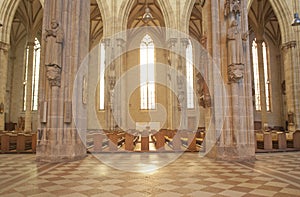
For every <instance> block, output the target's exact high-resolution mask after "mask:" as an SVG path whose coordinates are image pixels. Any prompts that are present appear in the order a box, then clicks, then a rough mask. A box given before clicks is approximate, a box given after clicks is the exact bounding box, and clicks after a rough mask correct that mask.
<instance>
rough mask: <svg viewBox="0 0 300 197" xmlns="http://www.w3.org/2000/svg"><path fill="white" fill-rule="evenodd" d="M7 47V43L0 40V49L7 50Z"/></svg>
mask: <svg viewBox="0 0 300 197" xmlns="http://www.w3.org/2000/svg"><path fill="white" fill-rule="evenodd" d="M8 49H9V44H7V43H5V42H1V41H0V50H2V51H4V52H8Z"/></svg>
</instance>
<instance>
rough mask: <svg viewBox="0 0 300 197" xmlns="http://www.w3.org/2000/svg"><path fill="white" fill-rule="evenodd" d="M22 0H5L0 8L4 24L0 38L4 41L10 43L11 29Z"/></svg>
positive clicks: (0, 18) (0, 15)
mask: <svg viewBox="0 0 300 197" xmlns="http://www.w3.org/2000/svg"><path fill="white" fill-rule="evenodd" d="M19 3H20V0H7V1H4V2H3V4H2V6H1V9H0V21H1V22H2V24H3V27H2V31H1V32H0V40H1V42H4V43H7V44H8V43H10V30H11V25H12V21H13V19H14V15H15V13H16V10H17V9H18V6H19Z"/></svg>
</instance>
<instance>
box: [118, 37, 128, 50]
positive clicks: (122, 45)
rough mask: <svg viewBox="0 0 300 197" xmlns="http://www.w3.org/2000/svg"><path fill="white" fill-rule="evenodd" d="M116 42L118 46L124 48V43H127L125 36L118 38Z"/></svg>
mask: <svg viewBox="0 0 300 197" xmlns="http://www.w3.org/2000/svg"><path fill="white" fill-rule="evenodd" d="M116 42H117V47H121V48H124V44H125V43H126V41H125V40H124V39H123V38H117V39H116Z"/></svg>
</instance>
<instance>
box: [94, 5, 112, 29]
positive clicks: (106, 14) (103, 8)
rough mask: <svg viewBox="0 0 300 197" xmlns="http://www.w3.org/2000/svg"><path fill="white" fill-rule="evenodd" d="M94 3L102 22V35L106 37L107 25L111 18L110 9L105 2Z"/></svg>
mask: <svg viewBox="0 0 300 197" xmlns="http://www.w3.org/2000/svg"><path fill="white" fill-rule="evenodd" d="M96 1H97V4H98V7H99V10H100V14H101V17H102V21H103V35H107V33H108V32H106V31H107V30H108V28H107V27H108V24H109V23H110V21H109V18H110V17H111V15H110V9H109V6H108V4H107V2H106V1H101V0H96Z"/></svg>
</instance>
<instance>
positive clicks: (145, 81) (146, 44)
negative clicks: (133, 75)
mask: <svg viewBox="0 0 300 197" xmlns="http://www.w3.org/2000/svg"><path fill="white" fill-rule="evenodd" d="M140 90H141V109H155V68H154V43H153V40H152V39H151V37H150V36H149V35H148V34H146V35H145V37H144V38H143V39H142V41H141V44H140Z"/></svg>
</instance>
